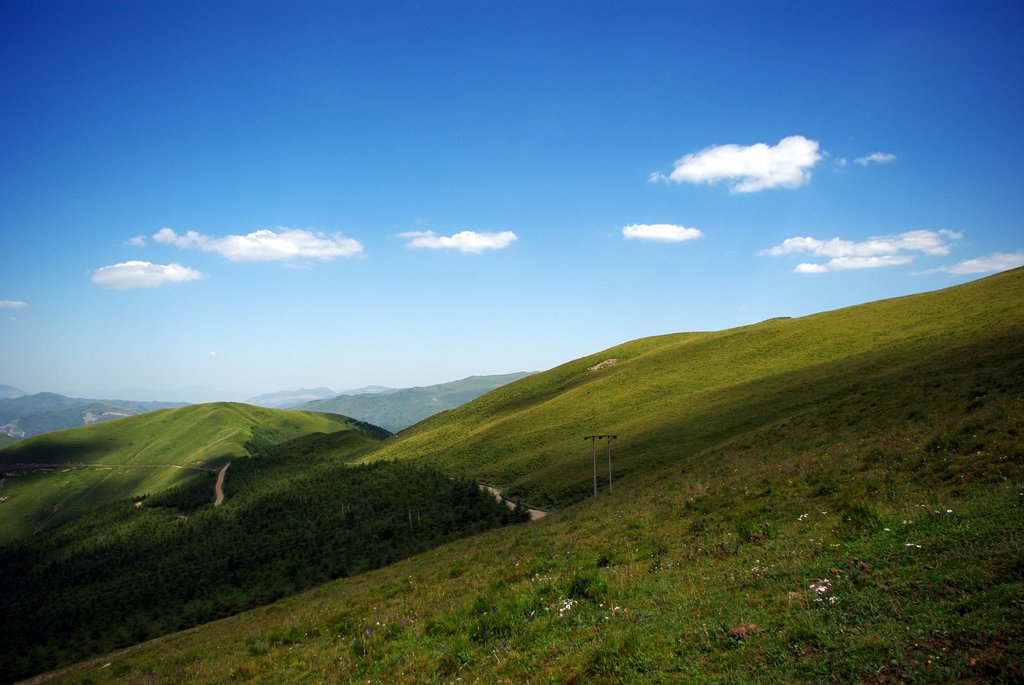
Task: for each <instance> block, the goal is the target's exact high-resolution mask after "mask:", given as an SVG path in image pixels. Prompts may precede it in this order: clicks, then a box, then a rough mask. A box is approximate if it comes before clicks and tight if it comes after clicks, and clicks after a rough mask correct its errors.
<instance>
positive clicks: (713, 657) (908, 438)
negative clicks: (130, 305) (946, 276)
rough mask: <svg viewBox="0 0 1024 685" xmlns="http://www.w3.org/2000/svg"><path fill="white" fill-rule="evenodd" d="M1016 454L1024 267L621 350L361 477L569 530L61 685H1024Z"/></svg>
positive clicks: (71, 673) (1023, 578)
mask: <svg viewBox="0 0 1024 685" xmlns="http://www.w3.org/2000/svg"><path fill="white" fill-rule="evenodd" d="M613 360H615V361H613ZM1022 431H1024V270H1020V269H1018V270H1014V271H1011V272H1007V273H1003V274H999V275H996V276H993V277H990V278H986V279H982V280H979V281H975V282H972V283H968V284H966V285H963V286H958V287H956V288H950V289H947V290H943V291H938V292H934V293H926V294H922V295H916V296H911V297H905V298H899V299H894V300H887V301H882V302H875V303H870V304H866V305H862V306H859V307H852V308H849V309H843V310H839V311H835V312H828V313H823V314H819V315H815V316H809V317H804V318H800V319H782V320H772V321H766V322H763V323H761V324H757V325H753V326H747V327H743V328H739V329H734V330H728V331H721V332H715V333H689V334H679V335H671V336H661V337H657V338H650V339H644V340H638V341H634V342H631V343H626V344H624V345H620V346H617V347H615V348H612V349H610V350H606V351H604V352H601V353H598V354H595V355H592V356H590V357H588V358H585V359H581V360H577V361H574V362H570V363H568V364H565V365H563V366H560V367H558V368H556V369H552V370H551V371H548V372H544V373H541V374H537V375H535V376H531V377H529V378H525V379H522V380H520V381H518V382H516V383H513V384H511V385H509V386H506V387H503V388H500V389H498V390H496V391H492V392H490V393H488V394H486V395H484V396H482V397H480V398H478V399H477V400H475V401H473V402H471V403H469V404H467V405H465V406H464V407H461V408H459V409H456V410H454V411H450V412H446V413H444V414H442V415H439V416H436V417H433V418H431V419H428V420H427V421H424V422H423V423H421V424H420V425H418V426H416V427H414V428H412V429H410V430H408V431H405V432H403V433H402V434H401V435H399V436H396V437H395V438H392V439H390V440H387V441H385V442H384V443H382V444H381V445H380V446H379V447H376V448H374V449H372V450H370V451H367V452H362V453H359V454H356V455H353V456H354V460H355V461H357V462H375V461H376V462H383V463H395V462H394V461H393V460H396V459H400V460H410V461H415V462H416V463H423V462H427V463H431V464H434V465H437V466H439V467H440V468H442V469H445V470H450V471H451V472H453V473H460V474H464V475H469V476H472V477H474V478H477V479H480V480H486V481H488V482H492V483H495V484H498V485H501V486H503V487H505V488H508V489H509V490H511V491H512V492H514V493H517V494H519V495H520V496H522V497H523V498H524V499H526V501H529V502H530V503H535V504H536V503H543V504H548V505H553V506H555V507H557V509H558V511H556V512H555V513H553V514H552V515H550V516H548V517H546V518H544V519H542V520H540V521H537V522H534V523H531V524H529V525H528V526H520V527H516V528H510V529H501V530H496V531H490V532H487V533H483V534H481V535H478V536H475V537H473V538H470V539H467V540H462V541H457V542H453V543H451V544H448V545H445V546H443V547H440V548H438V549H435V550H433V551H429V552H426V553H424V554H421V555H417V556H414V557H412V558H410V559H407V560H405V561H402V562H399V563H397V564H395V565H393V566H391V567H388V568H385V569H381V570H379V571H374V572H371V573H366V574H361V575H359V576H355V577H352V578H348V579H343V580H339V581H335V582H332V583H329V584H325V585H323V586H321V587H319V588H317V589H315V590H312V591H309V592H307V593H304V594H300V595H297V596H295V597H292V598H289V599H285V600H281V601H279V602H277V603H275V604H273V605H271V606H268V607H264V608H260V609H256V610H253V611H250V612H246V613H244V614H241V615H239V616H236V617H233V618H229V619H225V620H222V621H219V622H217V623H213V624H210V625H208V626H205V627H203V628H200V629H196V630H193V631H190V632H188V633H183V634H178V635H172V636H168V637H166V638H161V639H158V640H154V641H151V642H148V643H145V644H143V645H139V646H138V647H135V648H132V649H130V650H126V651H123V652H120V653H117V654H114V655H110V656H108V657H104V658H100V659H97V660H95V661H93V662H89V663H85V664H81V665H79V666H77V667H74V668H71V669H69V670H67V671H65V672H62V673H60V674H56V675H55V676H54V678H53V679H52V680H53V681H55V682H81V681H82V680H84V679H88V680H90V681H92V682H107V681H124V682H135V681H139V680H143V679H146V678H149V679H151V680H158V681H161V682H163V681H167V682H183V681H187V682H210V683H213V682H227V681H239V682H246V681H251V682H286V681H287V682H294V681H296V680H303V681H309V682H313V681H318V682H319V681H327V682H366V681H373V682H394V683H420V682H439V683H440V682H455V681H457V680H459V679H461V680H462V681H463V682H466V681H468V680H473V681H479V682H499V681H503V682H526V681H527V680H530V681H531V682H533V681H537V682H562V683H584V682H777V683H803V682H825V681H841V682H900V681H903V682H923V683H947V682H965V683H966V682H972V683H973V682H1016V681H1020V680H1021V679H1024V646H1022V645H1024V443H1022V441H1021V435H1022ZM593 433H598V434H615V435H617V436H618V439H617V440H616V441H615V449H614V457H613V464H614V466H613V475H614V492H608V488H607V487H606V484H605V483H604V479H605V478H606V477H607V475H608V474H607V472H606V467H605V465H604V464H605V463H606V462H604V459H603V458H602V459H601V460H599V461H598V467H599V471H598V477H599V479H600V480H599V487H600V495H599V496H598V497H591V496H590V495H592V487H593V486H592V478H593V471H592V458H591V452H590V445H589V444H587V443H585V442H584V440H583V437H584V436H585V435H588V434H593Z"/></svg>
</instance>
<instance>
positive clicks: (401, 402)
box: [300, 372, 530, 433]
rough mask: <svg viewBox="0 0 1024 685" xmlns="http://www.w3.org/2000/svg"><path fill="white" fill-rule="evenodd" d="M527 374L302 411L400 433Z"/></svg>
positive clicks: (318, 403)
mask: <svg viewBox="0 0 1024 685" xmlns="http://www.w3.org/2000/svg"><path fill="white" fill-rule="evenodd" d="M528 375H530V374H528V373H522V372H521V373H509V374H504V375H499V376H470V377H469V378H463V379H462V380H459V381H452V382H451V383H441V384H438V385H428V386H424V387H421V388H405V389H404V390H395V391H389V392H374V393H362V394H359V395H339V396H338V397H334V398H331V399H327V400H314V401H312V402H307V403H305V404H303V405H302V406H301V407H300V408H301V409H304V410H307V411H326V412H331V413H334V414H343V415H345V416H351V417H352V418H355V419H359V420H360V421H366V422H367V423H372V424H373V425H375V426H380V427H381V428H386V429H387V430H389V431H391V432H393V433H397V432H398V431H400V430H403V429H405V428H408V427H409V426H412V425H413V424H416V423H419V422H420V421H422V420H423V419H425V418H427V417H429V416H433V415H435V414H438V413H440V412H443V411H447V410H449V409H454V408H455V407H459V406H462V405H463V404H465V403H466V402H469V401H470V400H473V399H476V398H477V397H479V396H480V395H483V394H484V393H485V392H489V391H491V390H494V389H495V388H498V387H501V386H503V385H507V384H508V383H511V382H513V381H516V380H519V379H520V378H523V377H525V376H528Z"/></svg>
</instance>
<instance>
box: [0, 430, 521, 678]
mask: <svg viewBox="0 0 1024 685" xmlns="http://www.w3.org/2000/svg"><path fill="white" fill-rule="evenodd" d="M359 428H360V427H359V426H355V425H353V426H351V427H350V428H349V429H347V430H339V431H336V432H333V433H329V434H325V433H315V434H310V435H305V436H302V437H300V438H296V439H294V440H290V441H287V442H284V443H281V444H279V445H276V446H273V447H267V448H265V449H262V450H258V451H257V452H256V453H255V454H254V455H253V456H252V457H251V458H246V459H237V460H235V461H233V462H232V463H231V465H230V469H227V470H225V471H222V472H221V473H222V474H223V475H224V476H226V477H225V478H224V481H223V491H224V493H225V497H224V499H223V501H222V502H221V504H220V505H215V504H212V503H211V492H212V491H213V488H214V480H215V476H214V474H212V473H209V474H205V475H204V476H201V477H198V478H192V479H190V480H189V481H187V482H185V483H183V484H181V485H178V486H176V487H173V488H170V489H167V490H164V491H162V492H160V493H158V494H156V495H152V496H149V497H144V498H139V499H137V500H136V501H134V502H133V501H128V500H123V501H119V502H115V503H114V504H111V505H108V506H104V507H99V508H97V509H94V510H93V511H91V512H89V513H87V514H83V515H82V516H80V517H78V518H76V519H75V520H73V521H69V522H68V523H66V524H65V525H62V526H59V527H57V528H55V529H52V530H47V531H43V532H41V533H38V534H36V535H31V536H26V537H23V538H21V539H19V540H17V541H15V542H13V543H9V544H7V545H3V546H0V578H4V591H3V594H2V596H0V633H2V634H3V635H4V636H5V638H4V640H3V642H2V644H0V681H6V680H8V679H10V678H11V677H20V676H25V675H30V674H32V673H33V672H36V671H38V670H40V669H42V668H46V667H53V666H57V665H60V664H63V663H69V662H72V661H74V660H76V659H81V658H83V657H87V656H91V655H94V654H96V653H102V651H105V650H109V649H115V648H118V647H124V646H126V645H130V644H131V643H133V642H137V641H139V640H143V639H147V638H151V637H156V636H158V635H162V634H165V633H167V632H171V631H173V630H179V629H182V628H188V627H191V626H193V625H195V624H197V623H202V622H206V621H211V620H214V619H217V618H221V617H223V616H227V615H231V614H236V613H238V612H240V611H243V610H245V609H249V608H251V607H253V606H256V605H259V604H266V603H267V602H270V601H272V600H275V599H277V598H280V597H282V596H286V595H289V594H293V593H295V592H298V591H300V590H304V589H307V588H309V587H311V586H314V585H318V584H321V583H323V582H325V581H327V580H330V579H332V578H337V577H340V576H347V575H351V574H354V573H359V572H363V571H367V570H369V569H373V568H377V567H380V566H382V565H385V564H387V563H391V562H393V561H396V560H398V559H401V558H403V557H407V556H410V555H412V554H415V553H417V552H422V551H423V550H426V549H430V548H431V547H434V546H437V545H439V544H442V543H445V542H448V541H451V540H455V539H458V538H460V537H464V536H466V535H470V534H473V533H478V532H480V531H483V530H487V529H489V528H492V527H494V526H499V525H503V524H508V523H513V522H517V521H522V520H523V518H524V516H523V515H520V514H519V513H518V512H513V511H510V510H509V509H508V507H506V506H504V505H503V504H502V503H500V502H498V501H496V500H495V498H494V497H493V496H491V495H490V494H489V493H486V492H484V491H482V490H481V489H480V488H479V487H478V486H477V484H476V483H474V482H473V481H471V480H465V479H461V480H460V479H453V478H449V477H448V476H446V475H445V474H443V473H441V472H440V471H438V470H437V469H434V468H431V467H429V466H423V465H420V464H416V463H413V462H408V461H406V462H397V461H391V462H376V463H374V464H369V465H366V466H348V465H347V464H346V462H347V461H349V460H350V459H351V458H352V457H353V456H356V455H358V454H359V453H361V452H365V451H366V450H367V449H372V448H373V447H374V446H375V445H376V444H378V438H376V437H374V436H371V435H368V434H367V433H366V432H364V431H362V430H360V429H359Z"/></svg>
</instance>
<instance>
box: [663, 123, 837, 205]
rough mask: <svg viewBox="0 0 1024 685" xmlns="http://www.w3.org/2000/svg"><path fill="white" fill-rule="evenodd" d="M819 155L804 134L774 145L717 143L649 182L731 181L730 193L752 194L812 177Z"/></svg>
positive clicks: (791, 186) (812, 143)
mask: <svg viewBox="0 0 1024 685" xmlns="http://www.w3.org/2000/svg"><path fill="white" fill-rule="evenodd" d="M821 158H822V155H821V154H820V153H819V152H818V141H816V140H809V139H807V138H804V137H803V136H789V137H788V138H783V139H782V140H780V141H779V142H778V144H777V145H767V144H766V143H757V144H756V145H750V146H747V147H744V146H741V145H717V146H714V147H709V148H706V149H704V150H701V151H700V152H696V153H693V154H689V155H686V156H685V157H683V158H682V159H679V160H677V161H676V163H675V167H674V168H673V169H672V172H671V173H670V174H669V175H668V176H665V175H664V174H661V173H659V172H655V173H653V174H651V175H650V180H652V181H673V182H675V183H717V182H718V181H723V180H727V181H729V182H731V184H732V185H731V187H730V192H733V193H753V192H757V191H759V190H765V189H766V188H797V187H799V186H801V185H803V184H804V183H806V182H807V181H808V180H810V178H811V172H810V168H811V167H813V166H814V165H815V164H816V163H817V162H818V160H820V159H821Z"/></svg>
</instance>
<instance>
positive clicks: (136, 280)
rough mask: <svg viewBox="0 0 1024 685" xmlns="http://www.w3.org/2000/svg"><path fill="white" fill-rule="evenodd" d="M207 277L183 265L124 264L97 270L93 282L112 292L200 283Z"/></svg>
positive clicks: (137, 262)
mask: <svg viewBox="0 0 1024 685" xmlns="http://www.w3.org/2000/svg"><path fill="white" fill-rule="evenodd" d="M203 278H206V275H205V274H203V273H200V272H199V271H196V270H195V269H190V268H189V267H187V266H182V265H181V264H152V263H150V262H139V261H131V262H122V263H120V264H114V265H113V266H104V267H101V268H99V269H97V270H96V271H95V272H94V273H93V275H92V282H93V283H95V284H96V285H98V286H100V287H102V288H109V289H111V290H131V289H133V288H157V287H160V286H162V285H166V284H168V283H183V282H186V281H198V280H200V279H203Z"/></svg>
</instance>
